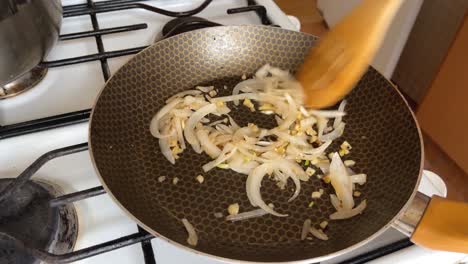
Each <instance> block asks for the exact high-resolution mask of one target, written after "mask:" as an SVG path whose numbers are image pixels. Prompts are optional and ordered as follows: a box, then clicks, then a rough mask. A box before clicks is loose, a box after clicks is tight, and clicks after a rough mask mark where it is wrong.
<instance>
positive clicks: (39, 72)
mask: <svg viewBox="0 0 468 264" xmlns="http://www.w3.org/2000/svg"><path fill="white" fill-rule="evenodd" d="M46 74H47V68H46V67H43V66H36V67H34V68H33V69H32V70H31V71H29V72H27V73H25V74H23V75H21V76H20V77H18V78H17V79H16V80H14V81H12V82H10V83H7V84H5V85H3V86H0V99H4V98H8V97H13V96H16V95H18V94H20V93H22V92H25V91H27V90H29V89H31V88H32V87H34V86H35V85H36V84H38V83H39V82H40V81H42V79H43V78H44V76H45V75H46Z"/></svg>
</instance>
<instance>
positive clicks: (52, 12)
mask: <svg viewBox="0 0 468 264" xmlns="http://www.w3.org/2000/svg"><path fill="white" fill-rule="evenodd" d="M61 23H62V5H61V2H60V0H1V1H0V86H3V85H5V84H7V83H10V82H12V81H14V80H15V79H17V78H18V77H20V76H21V75H23V74H25V73H27V72H29V71H31V70H32V69H33V68H34V67H35V66H37V65H38V64H39V63H40V62H41V61H42V59H43V58H44V57H45V56H46V55H47V53H48V52H49V50H50V49H51V48H52V46H54V44H55V43H56V41H57V39H58V36H59V32H60V25H61Z"/></svg>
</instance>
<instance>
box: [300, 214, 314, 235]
mask: <svg viewBox="0 0 468 264" xmlns="http://www.w3.org/2000/svg"><path fill="white" fill-rule="evenodd" d="M311 224H312V221H310V219H306V220H305V221H304V224H303V225H302V232H301V240H304V239H306V237H307V235H308V234H309V229H310V227H311Z"/></svg>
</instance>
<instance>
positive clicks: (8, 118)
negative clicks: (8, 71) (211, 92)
mask: <svg viewBox="0 0 468 264" xmlns="http://www.w3.org/2000/svg"><path fill="white" fill-rule="evenodd" d="M85 2H86V1H84V0H63V5H72V4H80V3H85ZM202 2H203V1H202V0H196V1H195V0H193V1H186V0H155V1H147V2H145V4H149V5H153V6H157V7H160V8H164V9H167V10H172V11H185V10H190V9H193V8H195V7H197V6H199V5H200V4H201V3H202ZM245 5H246V1H244V0H216V1H213V2H212V3H211V4H210V5H209V6H208V7H207V8H206V9H205V10H203V11H202V12H201V13H200V14H198V15H199V16H200V17H203V18H206V19H208V20H211V21H214V22H218V23H220V24H223V25H242V24H261V21H260V19H259V18H258V16H257V15H256V14H255V12H246V13H241V14H232V15H227V14H226V10H227V9H229V8H235V7H242V6H245ZM265 6H266V7H267V8H268V9H269V10H272V11H271V12H270V13H271V14H270V13H269V14H270V15H271V17H270V18H271V20H272V22H273V23H274V24H279V25H286V26H285V28H291V29H294V27H293V26H292V23H291V22H290V20H289V19H288V17H287V16H286V15H284V13H282V11H281V10H280V9H279V8H278V7H277V6H276V5H275V4H274V3H273V1H271V0H269V1H265ZM97 17H98V20H99V25H100V28H108V27H117V26H125V25H132V24H137V23H147V24H148V28H147V29H142V30H137V31H131V32H124V33H118V34H111V35H106V36H103V42H104V49H105V50H106V51H113V50H119V49H128V48H134V47H140V46H147V45H151V44H152V43H153V42H154V40H155V39H157V38H158V36H159V34H160V32H161V29H162V27H163V25H164V24H165V23H167V22H168V21H170V20H171V19H172V18H170V17H166V16H163V15H159V14H155V13H152V12H150V11H146V10H141V9H130V10H125V11H116V12H109V13H101V14H98V15H97ZM87 30H92V25H91V20H90V17H89V16H79V17H70V18H64V19H63V23H62V28H61V34H66V33H73V32H81V31H87ZM95 53H97V47H96V42H95V39H94V38H93V37H91V38H85V39H76V40H68V41H59V42H58V44H57V45H56V46H55V47H54V48H53V49H52V51H51V52H50V54H49V55H48V57H47V59H46V60H48V61H51V60H59V59H65V58H71V57H77V56H82V55H89V54H95ZM131 57H132V56H125V57H118V58H112V59H109V60H108V62H109V65H110V68H111V73H114V72H115V71H116V70H117V69H118V68H119V67H120V66H122V65H123V64H124V63H125V62H127V61H128V60H129V59H130V58H131ZM103 85H104V78H103V76H102V71H101V65H100V63H99V62H97V61H94V62H88V63H81V64H76V65H70V66H66V67H59V68H51V69H49V73H48V74H47V75H46V77H45V78H44V80H43V81H42V82H40V83H39V84H38V85H37V86H36V87H34V89H31V90H29V91H27V92H25V93H23V94H21V96H17V97H13V98H8V99H6V100H2V101H1V102H0V124H1V125H9V124H14V123H18V122H24V121H28V120H32V119H37V118H41V117H47V116H51V115H57V114H63V113H67V112H72V111H78V110H83V109H88V108H90V107H91V106H92V104H93V102H94V99H95V98H96V96H97V94H98V93H99V90H100V89H101V88H102V87H103Z"/></svg>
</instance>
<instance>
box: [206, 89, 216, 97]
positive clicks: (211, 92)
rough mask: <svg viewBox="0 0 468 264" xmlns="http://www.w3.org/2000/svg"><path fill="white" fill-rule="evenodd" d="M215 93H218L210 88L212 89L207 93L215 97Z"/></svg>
mask: <svg viewBox="0 0 468 264" xmlns="http://www.w3.org/2000/svg"><path fill="white" fill-rule="evenodd" d="M216 94H218V93H217V92H216V91H215V90H212V91H210V92H209V93H208V95H209V96H211V97H215V96H216Z"/></svg>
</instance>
